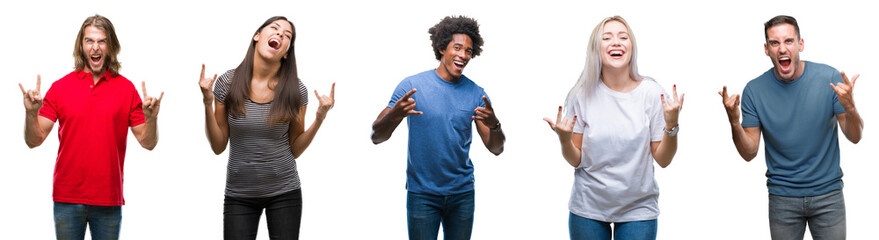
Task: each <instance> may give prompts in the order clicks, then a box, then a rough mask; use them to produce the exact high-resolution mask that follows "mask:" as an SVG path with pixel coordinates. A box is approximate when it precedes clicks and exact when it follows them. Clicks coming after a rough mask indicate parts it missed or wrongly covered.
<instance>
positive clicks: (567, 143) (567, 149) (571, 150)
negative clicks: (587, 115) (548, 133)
mask: <svg viewBox="0 0 879 240" xmlns="http://www.w3.org/2000/svg"><path fill="white" fill-rule="evenodd" d="M559 142H561V145H562V157H564V158H565V161H567V162H568V164H570V165H571V166H572V167H575V168H576V167H578V166H580V159H581V157H580V156H581V149H580V148H577V146H575V145H574V142H573V140H572V139H571V138H565V137H559Z"/></svg>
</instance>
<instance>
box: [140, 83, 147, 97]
mask: <svg viewBox="0 0 879 240" xmlns="http://www.w3.org/2000/svg"><path fill="white" fill-rule="evenodd" d="M140 89H141V90H143V98H146V97H147V93H146V82H145V81H140Z"/></svg>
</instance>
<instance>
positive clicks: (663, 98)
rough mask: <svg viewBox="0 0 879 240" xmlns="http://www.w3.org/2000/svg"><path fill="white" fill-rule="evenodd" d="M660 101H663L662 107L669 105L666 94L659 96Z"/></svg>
mask: <svg viewBox="0 0 879 240" xmlns="http://www.w3.org/2000/svg"><path fill="white" fill-rule="evenodd" d="M659 100H662V106H665V105H668V103H667V102H666V101H665V94H659Z"/></svg>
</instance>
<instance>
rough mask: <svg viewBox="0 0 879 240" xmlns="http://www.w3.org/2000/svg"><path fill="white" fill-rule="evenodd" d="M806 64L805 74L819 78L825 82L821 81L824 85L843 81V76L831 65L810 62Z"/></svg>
mask: <svg viewBox="0 0 879 240" xmlns="http://www.w3.org/2000/svg"><path fill="white" fill-rule="evenodd" d="M804 62H806V70H805V73H804V74H807V75H809V76H810V77H817V78H820V79H823V80H825V81H821V82H822V83H823V82H835V81H834V79H840V80H839V81H842V80H841V78H842V76H840V73H839V70H836V68H833V67H831V66H830V65H827V64H823V63H815V62H810V61H804Z"/></svg>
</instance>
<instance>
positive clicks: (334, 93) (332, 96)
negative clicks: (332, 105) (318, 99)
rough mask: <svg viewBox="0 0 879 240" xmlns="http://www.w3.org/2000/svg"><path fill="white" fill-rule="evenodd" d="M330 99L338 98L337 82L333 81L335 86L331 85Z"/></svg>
mask: <svg viewBox="0 0 879 240" xmlns="http://www.w3.org/2000/svg"><path fill="white" fill-rule="evenodd" d="M330 99H333V100H335V99H336V83H333V86H331V87H330Z"/></svg>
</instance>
